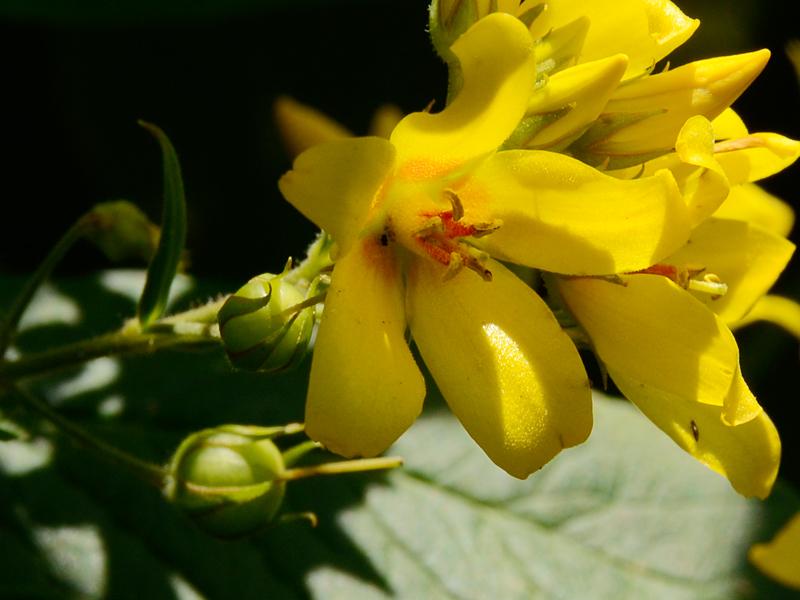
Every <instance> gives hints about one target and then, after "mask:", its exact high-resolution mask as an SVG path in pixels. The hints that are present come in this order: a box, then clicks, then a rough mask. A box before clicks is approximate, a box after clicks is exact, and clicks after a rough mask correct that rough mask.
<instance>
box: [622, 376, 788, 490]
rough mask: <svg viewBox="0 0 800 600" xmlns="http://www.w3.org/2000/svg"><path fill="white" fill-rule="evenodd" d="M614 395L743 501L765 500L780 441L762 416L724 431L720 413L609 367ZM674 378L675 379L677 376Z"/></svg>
mask: <svg viewBox="0 0 800 600" xmlns="http://www.w3.org/2000/svg"><path fill="white" fill-rule="evenodd" d="M608 371H609V374H610V375H611V378H612V379H613V380H614V383H616V384H617V386H618V387H619V389H620V391H621V392H622V393H623V394H625V396H626V397H627V398H628V399H629V400H630V401H631V402H633V403H634V404H635V405H636V406H637V407H638V408H639V410H641V411H642V412H643V413H644V415H645V416H646V417H647V418H648V419H650V420H651V421H652V422H653V423H654V424H655V425H656V426H657V427H658V428H659V429H661V430H662V431H663V432H664V433H666V434H667V435H668V436H670V437H671V438H672V439H673V440H674V441H675V443H677V444H678V446H680V447H681V448H683V450H685V451H686V452H688V453H689V454H691V455H692V456H693V457H694V458H696V459H697V460H698V461H700V462H701V463H703V464H704V465H706V466H707V467H709V468H711V469H712V470H714V471H716V472H717V473H719V474H720V475H723V476H724V477H727V478H728V480H729V481H730V483H731V485H732V486H733V488H734V489H735V490H736V491H737V492H739V493H740V494H742V495H743V496H746V497H751V496H755V497H758V498H766V497H767V496H768V495H769V493H770V491H771V490H772V485H773V484H774V483H775V477H776V476H777V474H778V466H779V464H780V455H781V442H780V438H779V437H778V432H777V430H776V429H775V426H774V425H773V424H772V421H771V420H770V418H769V417H768V416H767V413H765V412H764V411H760V412H759V413H758V415H757V416H756V417H755V418H753V419H751V420H749V421H747V422H746V423H742V424H741V425H736V426H730V425H727V424H725V423H724V422H723V420H722V419H721V418H720V417H721V414H720V413H721V409H720V408H719V407H716V406H709V405H707V404H700V403H697V402H692V401H691V400H687V399H683V398H677V397H675V396H672V395H670V394H665V393H663V391H662V390H659V389H656V388H642V387H641V386H640V385H639V384H638V382H637V381H636V380H634V379H632V378H630V377H628V376H627V374H626V373H624V372H620V371H617V370H616V369H611V368H609V370H608ZM675 376H676V377H680V375H679V374H678V373H676V374H675Z"/></svg>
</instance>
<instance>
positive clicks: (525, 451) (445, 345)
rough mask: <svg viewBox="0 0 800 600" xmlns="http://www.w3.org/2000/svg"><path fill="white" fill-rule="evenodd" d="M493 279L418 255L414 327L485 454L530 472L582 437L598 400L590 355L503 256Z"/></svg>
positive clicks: (411, 288) (518, 473)
mask: <svg viewBox="0 0 800 600" xmlns="http://www.w3.org/2000/svg"><path fill="white" fill-rule="evenodd" d="M488 266H489V268H490V269H491V271H492V273H493V275H494V279H493V281H492V282H490V283H487V282H485V281H483V280H481V279H480V278H479V277H477V276H476V275H475V274H474V273H472V272H470V271H467V270H464V271H462V272H461V273H460V274H458V275H457V276H456V277H454V278H453V279H451V280H449V281H443V280H442V277H443V275H444V269H443V268H441V267H439V266H438V265H435V264H434V263H432V262H430V261H423V260H418V261H415V263H414V266H413V268H412V270H411V273H410V275H409V284H408V306H409V321H410V324H411V332H412V334H413V336H414V339H415V341H416V343H417V346H418V347H419V350H420V353H421V354H422V356H423V358H424V359H425V364H426V365H427V366H428V368H429V369H430V371H431V373H432V375H433V378H434V379H435V380H436V383H437V385H438V386H439V389H440V390H441V391H442V394H443V395H444V397H445V399H446V400H447V403H448V404H449V405H450V408H451V409H452V410H453V412H454V413H455V414H456V416H457V417H458V418H459V419H460V420H461V422H462V423H463V425H464V427H465V428H466V429H467V431H468V432H469V434H470V435H471V436H472V437H473V438H474V439H475V441H476V442H477V443H478V444H479V445H480V446H481V448H483V449H484V451H485V452H486V454H487V455H488V456H489V458H491V459H492V460H493V461H494V462H495V463H496V464H497V465H499V466H500V467H502V468H503V469H505V470H506V471H507V472H509V473H510V474H511V475H513V476H515V477H519V478H524V477H527V476H528V475H529V474H530V473H532V472H533V471H536V470H537V469H539V468H540V467H541V466H542V465H544V464H545V463H546V462H547V461H549V460H550V459H551V458H553V457H554V456H555V455H556V454H558V452H559V451H560V450H561V449H562V448H566V447H569V446H574V445H576V444H579V443H581V442H583V441H584V440H585V439H586V438H587V436H588V435H589V432H590V431H591V428H592V404H591V393H590V390H589V384H588V381H587V378H586V373H585V372H584V370H583V364H582V363H581V359H580V357H579V355H578V352H577V351H576V349H575V346H574V345H573V344H572V342H571V341H570V340H569V338H568V337H567V336H566V335H565V334H564V333H563V331H562V330H561V327H560V326H559V325H558V322H557V321H556V320H555V318H554V317H553V315H552V313H551V312H550V310H549V309H548V308H547V306H546V305H545V303H544V302H543V301H542V300H541V299H540V298H539V297H538V296H537V295H536V293H535V292H533V291H532V290H531V289H530V288H529V287H527V286H526V285H525V284H524V283H522V282H521V281H520V280H519V279H517V277H516V276H515V275H513V274H512V273H511V272H510V271H508V270H507V269H506V268H505V267H503V266H502V265H501V264H500V263H497V262H494V261H491V262H490V263H489V265H488Z"/></svg>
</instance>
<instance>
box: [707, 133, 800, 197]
mask: <svg viewBox="0 0 800 600" xmlns="http://www.w3.org/2000/svg"><path fill="white" fill-rule="evenodd" d="M715 156H716V158H717V160H718V161H719V163H720V164H721V165H722V168H723V169H725V173H726V174H727V175H728V179H729V180H730V182H731V185H736V184H737V183H748V182H752V181H759V180H760V179H764V178H765V177H769V176H770V175H774V174H775V173H778V172H779V171H782V170H783V169H785V168H786V167H788V166H790V165H791V164H793V163H794V162H795V161H796V160H797V158H798V157H800V142H798V141H797V140H793V139H790V138H787V137H784V136H782V135H778V134H777V133H751V134H750V135H748V136H747V137H744V138H739V139H732V140H728V141H726V142H722V143H720V144H719V145H718V147H717V152H716V154H715Z"/></svg>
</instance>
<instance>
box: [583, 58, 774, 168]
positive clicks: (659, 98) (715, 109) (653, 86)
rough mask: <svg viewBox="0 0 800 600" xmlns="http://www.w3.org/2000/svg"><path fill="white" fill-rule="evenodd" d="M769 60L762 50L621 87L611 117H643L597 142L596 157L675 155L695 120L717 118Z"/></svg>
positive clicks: (608, 108)
mask: <svg viewBox="0 0 800 600" xmlns="http://www.w3.org/2000/svg"><path fill="white" fill-rule="evenodd" d="M769 55H770V53H769V51H768V50H759V51H757V52H750V53H747V54H737V55H734V56H722V57H718V58H711V59H708V60H700V61H696V62H693V63H690V64H688V65H684V66H682V67H678V68H677V69H673V70H671V71H667V72H665V73H659V74H658V75H651V76H649V77H642V78H640V79H636V80H633V81H630V82H629V83H626V84H624V85H622V86H620V87H619V88H618V90H617V92H616V93H615V94H614V95H613V96H612V98H611V100H609V102H608V104H607V105H606V109H605V113H606V117H605V118H606V119H612V118H615V117H617V116H618V115H637V114H638V115H642V117H643V118H642V119H640V120H638V121H635V122H633V123H626V124H625V125H624V126H623V127H621V128H620V129H618V130H616V131H615V132H613V133H611V134H610V135H608V136H605V137H603V139H600V140H598V141H594V142H593V143H592V144H591V150H592V152H594V153H596V154H600V155H604V156H605V155H610V156H630V155H640V154H641V155H644V154H648V153H652V152H665V151H669V150H670V149H671V148H672V145H673V143H674V142H675V139H676V137H677V135H678V132H679V131H680V129H681V127H682V126H683V124H684V123H685V122H686V120H687V119H688V118H689V117H692V116H694V115H703V116H705V117H706V118H708V119H714V118H716V117H717V116H718V115H719V114H720V113H721V112H722V111H723V110H725V109H726V108H728V107H729V106H730V105H731V104H732V103H733V101H734V100H736V98H738V97H739V95H740V94H741V93H742V92H743V91H744V90H745V89H747V87H748V86H749V85H750V83H752V81H753V80H754V79H755V78H756V77H757V76H758V74H759V73H760V72H761V71H762V69H763V68H764V66H765V65H766V64H767V60H768V59H769ZM648 115H649V116H648ZM590 134H591V130H590V131H589V133H587V135H590Z"/></svg>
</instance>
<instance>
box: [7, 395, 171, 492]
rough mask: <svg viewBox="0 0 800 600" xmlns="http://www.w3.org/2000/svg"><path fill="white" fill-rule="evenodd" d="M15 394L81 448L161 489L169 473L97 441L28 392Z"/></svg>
mask: <svg viewBox="0 0 800 600" xmlns="http://www.w3.org/2000/svg"><path fill="white" fill-rule="evenodd" d="M13 392H14V393H16V395H17V396H18V397H19V398H20V399H21V400H22V401H23V402H24V403H25V404H26V405H27V406H28V407H29V408H31V409H32V410H34V411H35V412H37V413H39V414H40V415H41V416H42V417H44V418H45V419H47V420H48V421H50V422H51V423H52V424H53V425H55V426H56V427H57V428H58V430H59V431H61V432H62V433H63V434H64V435H66V436H67V437H68V438H70V439H71V440H72V441H74V442H75V443H77V444H78V445H80V446H83V447H85V448H88V449H89V450H92V451H94V452H97V453H98V454H100V455H101V456H103V457H104V458H105V459H106V460H109V461H111V462H113V463H116V464H118V465H120V466H122V467H124V468H126V469H129V470H131V471H132V472H134V473H135V474H136V475H137V476H138V477H139V478H140V479H142V480H144V481H145V482H147V483H149V484H151V485H154V486H156V487H159V488H160V487H161V486H162V484H163V482H164V478H165V477H166V475H167V473H166V471H165V470H164V469H162V468H161V467H159V466H158V465H155V464H153V463H149V462H147V461H143V460H141V459H139V458H136V457H135V456H133V455H132V454H128V453H127V452H123V451H122V450H120V449H119V448H116V447H114V446H111V445H109V444H106V443H105V442H103V441H101V440H99V439H97V438H96V437H94V436H92V435H90V434H89V433H87V432H86V431H85V430H84V429H81V428H80V427H78V426H77V425H75V424H74V423H73V422H72V421H69V420H68V419H66V418H64V417H62V416H61V415H60V414H58V413H57V412H56V411H54V410H53V409H52V408H51V407H50V406H49V405H48V404H47V403H46V402H44V401H43V400H41V399H40V398H38V397H36V396H35V395H33V394H31V393H30V392H28V391H27V390H25V389H23V388H20V387H14V388H13Z"/></svg>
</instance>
